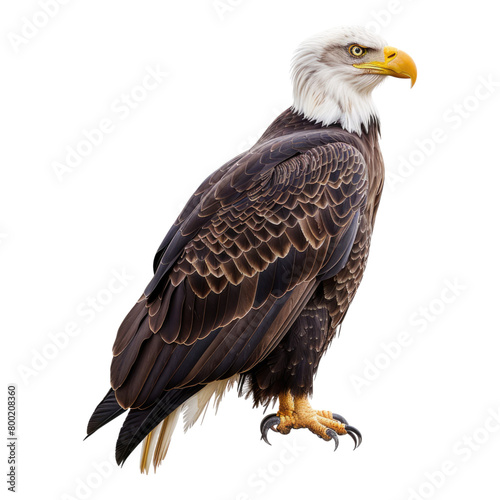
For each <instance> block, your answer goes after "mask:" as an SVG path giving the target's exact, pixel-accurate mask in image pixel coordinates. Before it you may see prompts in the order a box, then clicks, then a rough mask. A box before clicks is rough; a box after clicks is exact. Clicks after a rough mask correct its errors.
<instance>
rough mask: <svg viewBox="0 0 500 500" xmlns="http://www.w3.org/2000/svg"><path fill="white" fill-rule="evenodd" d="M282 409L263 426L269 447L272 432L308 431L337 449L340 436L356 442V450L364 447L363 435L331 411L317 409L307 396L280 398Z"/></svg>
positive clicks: (262, 430)
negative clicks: (362, 443)
mask: <svg viewBox="0 0 500 500" xmlns="http://www.w3.org/2000/svg"><path fill="white" fill-rule="evenodd" d="M279 401H280V404H279V410H278V413H277V414H276V415H268V416H266V417H265V418H264V419H263V420H262V423H261V426H260V430H261V433H262V439H263V440H264V441H265V442H266V443H267V444H270V443H269V441H268V439H267V433H268V431H269V429H272V430H273V431H275V432H280V433H281V434H288V433H289V432H290V431H291V430H292V429H303V428H304V429H309V430H310V431H311V432H313V433H314V434H316V435H317V436H319V437H320V438H322V439H324V440H325V441H331V440H333V441H334V442H335V450H336V449H337V446H338V443H339V440H338V435H340V436H342V435H345V434H348V435H349V436H351V438H352V439H353V441H354V449H356V448H357V447H358V446H359V445H360V444H361V440H362V437H361V433H360V432H359V431H358V430H357V429H356V428H355V427H353V426H352V425H348V423H347V420H346V419H345V418H344V417H342V416H341V415H338V414H337V413H332V412H331V411H318V410H314V409H313V408H312V407H311V405H310V404H309V400H308V399H307V396H296V397H292V396H291V395H290V393H288V392H286V393H281V394H280V395H279Z"/></svg>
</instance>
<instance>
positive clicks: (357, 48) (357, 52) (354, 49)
mask: <svg viewBox="0 0 500 500" xmlns="http://www.w3.org/2000/svg"><path fill="white" fill-rule="evenodd" d="M349 53H350V54H351V56H354V57H363V56H364V55H365V54H366V47H362V46H361V45H357V44H355V45H351V46H350V47H349Z"/></svg>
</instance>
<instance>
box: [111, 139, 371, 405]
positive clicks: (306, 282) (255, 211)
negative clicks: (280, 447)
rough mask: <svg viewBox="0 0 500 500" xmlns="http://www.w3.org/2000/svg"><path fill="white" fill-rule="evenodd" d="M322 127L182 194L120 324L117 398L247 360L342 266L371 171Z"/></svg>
mask: <svg viewBox="0 0 500 500" xmlns="http://www.w3.org/2000/svg"><path fill="white" fill-rule="evenodd" d="M328 138H329V137H323V136H321V135H318V134H317V133H316V136H315V137H310V134H298V135H297V137H293V138H279V140H274V141H271V143H270V144H267V146H266V147H265V148H264V151H262V150H258V151H252V150H251V151H250V153H248V154H247V156H244V157H240V158H239V159H238V160H236V161H235V163H233V164H231V165H230V166H229V167H227V169H226V171H225V173H224V174H222V175H220V176H218V177H217V176H216V177H213V176H212V177H211V178H209V179H208V180H207V181H205V187H204V189H205V191H203V194H200V193H201V192H202V190H201V189H200V190H199V193H198V194H196V195H195V196H194V197H193V198H192V200H190V202H188V205H187V207H188V208H186V209H185V211H184V212H183V213H182V214H181V216H180V217H179V219H178V221H177V222H176V229H175V232H172V231H171V232H170V233H169V234H170V237H168V238H167V237H166V238H165V240H164V242H163V243H162V246H161V247H160V249H159V252H158V253H157V256H156V258H155V262H156V263H155V268H156V274H155V276H154V278H153V280H152V281H151V283H150V285H149V286H148V288H147V289H146V292H145V300H144V299H143V300H142V301H141V302H139V303H138V304H136V306H134V308H133V309H132V311H131V313H130V314H129V315H128V316H127V317H126V318H125V320H124V322H123V324H122V326H121V327H120V329H119V332H118V336H117V340H116V342H115V357H114V359H113V363H112V367H111V372H112V387H113V388H114V389H115V390H116V398H117V400H118V401H119V402H120V404H122V405H124V406H133V407H139V408H140V407H143V408H145V407H148V406H149V405H152V404H154V402H155V401H157V400H158V398H160V397H162V394H164V391H171V390H173V389H176V388H182V387H188V386H192V385H195V384H206V383H208V382H210V381H214V380H220V379H222V378H228V377H230V376H232V375H234V374H236V373H240V371H241V370H249V369H250V368H251V367H252V366H254V365H255V364H256V363H258V362H259V360H260V359H261V358H262V357H263V356H266V355H267V354H268V353H269V352H270V350H271V349H272V348H273V347H275V346H276V345H277V344H278V343H279V341H280V339H281V338H282V337H283V335H284V334H285V333H286V329H287V328H289V327H290V324H291V322H292V320H293V319H294V318H295V317H296V315H297V314H298V313H300V310H301V308H302V307H303V306H304V304H305V302H306V300H307V299H308V297H310V295H311V294H312V292H313V291H314V289H315V287H316V286H317V282H318V279H321V277H322V276H323V275H325V273H326V274H328V275H330V274H331V273H333V272H338V270H339V269H341V268H342V266H343V265H345V262H346V260H347V257H348V255H349V253H350V251H351V248H352V244H353V241H354V237H355V235H356V232H357V230H358V219H359V215H360V213H362V211H363V210H364V206H365V203H366V192H367V183H368V180H367V174H366V168H365V164H364V160H363V158H362V156H361V154H360V153H359V151H358V150H356V149H355V148H353V147H352V146H350V145H347V144H343V143H333V144H321V145H317V143H316V144H315V141H318V140H326V139H328ZM330 139H331V138H330ZM311 146H314V147H311ZM308 148H309V150H308ZM261 149H262V147H261ZM302 149H304V150H305V151H302ZM215 179H217V180H215ZM346 184H348V185H346ZM195 202H196V203H197V204H195ZM188 209H189V210H191V213H187V212H186V210H188ZM167 236H168V235H167ZM160 254H161V256H159V255H160ZM134 328H135V329H136V330H135V332H134V331H133V330H134ZM153 332H154V333H153ZM151 337H153V338H151ZM129 379H130V380H129Z"/></svg>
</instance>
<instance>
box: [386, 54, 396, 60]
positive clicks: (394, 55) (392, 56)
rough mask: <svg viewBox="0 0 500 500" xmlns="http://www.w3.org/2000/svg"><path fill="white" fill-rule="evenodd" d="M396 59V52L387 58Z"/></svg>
mask: <svg viewBox="0 0 500 500" xmlns="http://www.w3.org/2000/svg"><path fill="white" fill-rule="evenodd" d="M395 57H396V52H393V53H392V54H391V55H389V56H387V59H394V58H395Z"/></svg>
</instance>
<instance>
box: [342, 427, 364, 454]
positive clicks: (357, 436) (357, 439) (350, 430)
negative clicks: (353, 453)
mask: <svg viewBox="0 0 500 500" xmlns="http://www.w3.org/2000/svg"><path fill="white" fill-rule="evenodd" d="M345 430H346V431H347V434H349V436H351V437H352V440H353V441H354V449H356V448H357V447H358V446H359V445H360V444H361V441H363V437H362V436H361V432H359V431H358V429H356V427H353V426H352V425H346V426H345Z"/></svg>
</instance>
